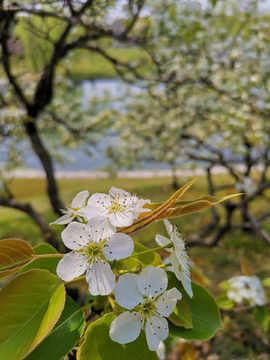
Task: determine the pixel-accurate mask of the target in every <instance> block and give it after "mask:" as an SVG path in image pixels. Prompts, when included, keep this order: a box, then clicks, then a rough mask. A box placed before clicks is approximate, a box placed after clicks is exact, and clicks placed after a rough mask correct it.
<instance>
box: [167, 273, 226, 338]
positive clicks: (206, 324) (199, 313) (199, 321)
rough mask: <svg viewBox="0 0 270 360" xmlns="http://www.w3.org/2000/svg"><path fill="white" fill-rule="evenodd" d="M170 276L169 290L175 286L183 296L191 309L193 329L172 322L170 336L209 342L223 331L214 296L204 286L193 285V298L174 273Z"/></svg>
mask: <svg viewBox="0 0 270 360" xmlns="http://www.w3.org/2000/svg"><path fill="white" fill-rule="evenodd" d="M167 273H168V275H169V288H171V287H173V286H175V287H177V288H178V290H179V291H180V292H181V293H182V294H183V296H184V297H185V299H186V300H187V303H188V305H189V307H190V311H191V317H192V323H193V328H192V329H186V328H184V327H182V326H176V325H175V324H173V323H172V322H170V334H171V335H174V336H178V337H180V338H183V339H187V340H208V339H210V338H211V337H212V336H213V335H214V334H215V333H216V331H217V330H219V329H221V328H222V326H221V323H220V314H219V310H218V306H217V303H216V302H215V299H214V298H213V297H212V295H211V294H210V293H209V292H208V291H207V290H206V289H205V288H204V287H202V286H200V285H198V284H196V283H194V282H193V283H192V290H193V297H192V298H190V297H189V296H188V295H187V293H186V292H185V290H184V288H183V286H182V284H181V282H180V281H179V280H178V279H177V278H176V276H175V275H174V273H172V272H169V271H168V272H167Z"/></svg>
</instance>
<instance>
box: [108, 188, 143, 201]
mask: <svg viewBox="0 0 270 360" xmlns="http://www.w3.org/2000/svg"><path fill="white" fill-rule="evenodd" d="M109 194H110V195H111V196H112V197H114V198H118V197H119V198H120V197H121V198H122V197H123V198H131V197H132V196H131V195H130V193H128V192H127V191H125V190H122V189H118V188H116V187H114V186H112V187H111V188H110V191H109ZM133 197H134V199H135V201H137V199H138V198H137V197H136V196H133Z"/></svg>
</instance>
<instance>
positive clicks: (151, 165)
mask: <svg viewBox="0 0 270 360" xmlns="http://www.w3.org/2000/svg"><path fill="white" fill-rule="evenodd" d="M80 86H81V87H82V93H83V95H82V107H83V109H84V110H87V108H88V107H89V99H90V98H92V97H93V96H98V97H103V95H104V92H105V91H108V92H109V94H110V96H111V97H113V98H118V97H121V96H122V95H124V93H125V89H126V87H127V85H126V84H124V83H123V82H121V81H119V80H117V79H108V80H95V81H89V80H85V81H83V82H82V83H81V84H80ZM129 88H130V90H131V91H132V92H133V93H134V94H136V93H139V92H140V91H142V89H141V87H139V86H137V85H132V86H129ZM113 106H122V103H121V102H119V101H116V102H115V103H114V105H113ZM117 142H119V139H118V137H117V136H106V137H103V138H102V141H100V142H98V143H97V145H96V147H92V148H91V151H92V156H89V155H87V154H86V153H85V152H84V151H82V150H81V149H76V150H69V149H62V150H61V149H60V152H61V153H62V154H63V155H64V158H65V161H64V164H63V165H60V164H57V163H54V169H55V170H65V171H80V170H102V169H103V170H104V169H105V168H106V166H107V165H109V161H108V159H107V158H106V157H105V156H104V152H105V150H106V148H107V147H108V146H109V145H114V144H116V143H117ZM45 146H46V143H45ZM6 152H7V150H6V147H5V146H3V145H2V146H1V148H0V166H1V162H2V163H4V162H5V159H6V157H7V154H6ZM23 158H24V161H25V163H26V167H27V168H30V169H35V170H41V169H42V165H41V163H40V161H39V159H38V157H37V156H36V155H35V154H34V153H33V152H32V151H31V150H30V151H28V153H27V154H26V155H25V156H24V157H23ZM139 168H141V169H168V168H169V166H168V165H167V164H162V163H155V162H148V163H147V164H140V166H139Z"/></svg>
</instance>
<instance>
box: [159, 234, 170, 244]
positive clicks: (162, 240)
mask: <svg viewBox="0 0 270 360" xmlns="http://www.w3.org/2000/svg"><path fill="white" fill-rule="evenodd" d="M155 240H156V243H157V244H158V245H159V246H165V245H168V244H171V243H172V242H171V240H170V239H168V238H166V237H165V236H163V235H156V238H155Z"/></svg>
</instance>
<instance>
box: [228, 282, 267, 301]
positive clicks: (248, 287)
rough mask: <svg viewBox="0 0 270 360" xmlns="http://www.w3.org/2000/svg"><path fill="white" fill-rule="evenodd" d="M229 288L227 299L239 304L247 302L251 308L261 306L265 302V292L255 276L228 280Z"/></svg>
mask: <svg viewBox="0 0 270 360" xmlns="http://www.w3.org/2000/svg"><path fill="white" fill-rule="evenodd" d="M228 281H229V284H230V286H231V288H230V290H228V291H227V297H228V298H229V299H232V300H234V301H235V302H236V303H238V304H241V303H242V302H243V301H244V300H247V301H248V302H249V303H250V305H251V306H256V305H258V306H263V305H265V304H266V302H267V298H266V294H265V291H264V289H263V287H262V284H261V281H260V279H259V278H258V277H257V276H235V277H233V278H231V279H229V280H228Z"/></svg>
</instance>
